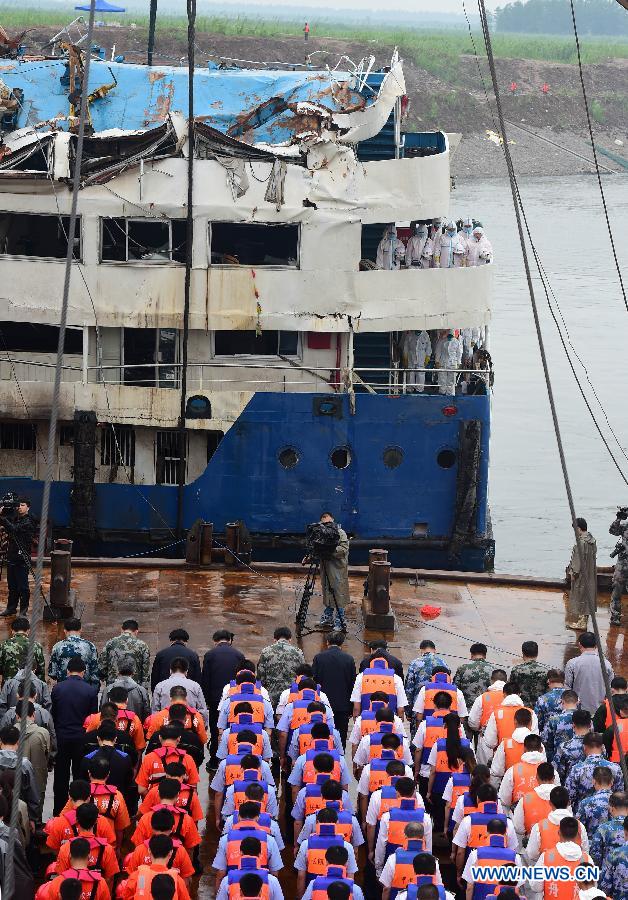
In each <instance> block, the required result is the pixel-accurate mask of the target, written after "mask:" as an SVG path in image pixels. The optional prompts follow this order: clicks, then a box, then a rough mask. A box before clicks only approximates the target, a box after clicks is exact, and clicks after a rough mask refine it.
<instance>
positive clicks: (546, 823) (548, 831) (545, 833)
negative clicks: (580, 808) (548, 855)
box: [539, 819, 582, 853]
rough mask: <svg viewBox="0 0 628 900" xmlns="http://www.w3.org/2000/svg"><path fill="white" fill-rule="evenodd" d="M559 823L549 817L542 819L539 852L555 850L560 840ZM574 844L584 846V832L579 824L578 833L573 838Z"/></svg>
mask: <svg viewBox="0 0 628 900" xmlns="http://www.w3.org/2000/svg"><path fill="white" fill-rule="evenodd" d="M559 840H560V836H559V834H558V825H554V823H553V822H550V820H549V819H542V820H541V821H540V822H539V853H545V851H546V850H553V849H554V848H555V847H556V844H557V843H558V842H559ZM573 842H574V844H579V845H580V846H582V833H581V831H580V826H578V834H577V836H576V837H575V838H573Z"/></svg>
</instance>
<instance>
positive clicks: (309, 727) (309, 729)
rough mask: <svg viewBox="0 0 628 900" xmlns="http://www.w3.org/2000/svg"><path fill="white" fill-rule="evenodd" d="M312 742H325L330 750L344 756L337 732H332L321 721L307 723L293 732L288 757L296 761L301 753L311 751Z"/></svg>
mask: <svg viewBox="0 0 628 900" xmlns="http://www.w3.org/2000/svg"><path fill="white" fill-rule="evenodd" d="M314 741H327V743H328V745H329V749H330V750H337V751H338V753H340V755H341V756H344V749H343V747H342V742H341V740H340V735H339V734H338V732H337V730H336V729H333V732H332V730H331V729H330V727H329V725H328V724H327V723H326V722H322V721H321V722H308V723H306V724H305V725H301V726H300V727H299V728H298V729H297V731H295V732H294V734H293V735H292V741H291V742H290V747H289V749H288V756H289V757H290V759H292V760H296V759H298V758H299V756H301V754H302V753H305V752H307V750H312V749H313V747H314Z"/></svg>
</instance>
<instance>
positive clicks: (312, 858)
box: [294, 835, 358, 897]
mask: <svg viewBox="0 0 628 900" xmlns="http://www.w3.org/2000/svg"><path fill="white" fill-rule="evenodd" d="M317 842H318V843H319V844H320V843H321V839H320V837H318V836H317V835H312V836H311V837H309V838H308V839H307V841H303V843H302V844H300V845H299V852H298V853H297V856H296V859H295V861H294V868H295V869H296V871H297V897H302V896H303V893H304V891H305V885H306V881H308V882H309V881H313V880H314V878H315V877H316V876H317V875H323V876H324V875H326V874H327V870H328V868H329V867H330V866H333V867H335V868H342V869H343V871H344V872H345V875H344V876H343V877H345V878H349V879H351V880H352V881H353V876H354V875H355V873H356V872H357V871H358V865H357V862H356V859H355V852H354V850H353V847H352V846H351V844H349V843H347V841H344V843H340V844H334V845H332V846H330V847H327V848H326V849H325V850H324V852H323V853H319V852H316V843H317ZM310 845H313V846H314V848H315V850H312V848H311V846H310ZM320 856H322V857H323V859H321V860H320V865H317V863H316V859H317V857H320ZM317 868H318V869H319V871H315V870H316V869H317Z"/></svg>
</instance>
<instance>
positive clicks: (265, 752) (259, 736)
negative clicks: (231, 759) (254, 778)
mask: <svg viewBox="0 0 628 900" xmlns="http://www.w3.org/2000/svg"><path fill="white" fill-rule="evenodd" d="M233 713H234V716H235V719H234V721H233V722H232V723H231V724H230V725H229V727H228V728H225V730H224V731H223V732H222V734H221V736H220V742H219V744H218V750H217V751H216V757H217V759H218V764H219V763H220V760H221V759H226V758H227V756H229V754H230V753H232V752H233V749H231V750H230V749H229V745H230V744H233V742H234V741H236V742H238V743H251V744H255V743H256V742H257V743H259V741H260V740H261V756H262V758H263V759H266V760H268V759H272V757H273V751H272V749H271V746H270V738H269V737H268V732H267V731H265V730H264V729H262V728H261V726H259V725H257V724H255V723H254V722H253V718H252V716H253V707H252V706H251V704H250V703H248V702H247V701H246V700H243V701H242V703H238V704H236V706H235V707H234V709H233ZM244 730H246V731H250V732H252V734H253V737H252V738H250V739H249V738H247V740H246V741H243V740H241V738H240V736H239V733H240V732H241V731H244Z"/></svg>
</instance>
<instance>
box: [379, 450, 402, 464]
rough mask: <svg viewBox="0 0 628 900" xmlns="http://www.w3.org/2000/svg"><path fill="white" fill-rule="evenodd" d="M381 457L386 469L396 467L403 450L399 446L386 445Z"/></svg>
mask: <svg viewBox="0 0 628 900" xmlns="http://www.w3.org/2000/svg"><path fill="white" fill-rule="evenodd" d="M382 459H383V460H384V465H385V466H386V468H387V469H396V468H397V467H398V466H400V465H401V463H402V460H403V450H402V449H401V448H400V447H387V448H386V450H384V453H383V456H382Z"/></svg>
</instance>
